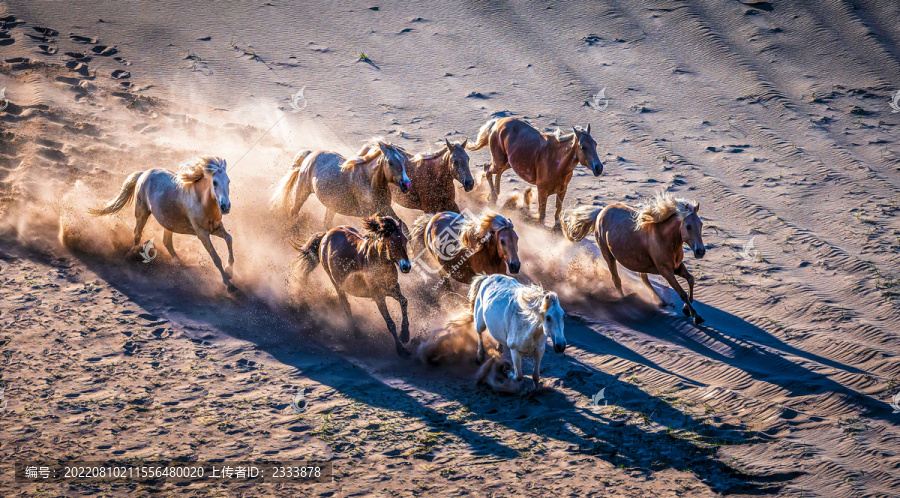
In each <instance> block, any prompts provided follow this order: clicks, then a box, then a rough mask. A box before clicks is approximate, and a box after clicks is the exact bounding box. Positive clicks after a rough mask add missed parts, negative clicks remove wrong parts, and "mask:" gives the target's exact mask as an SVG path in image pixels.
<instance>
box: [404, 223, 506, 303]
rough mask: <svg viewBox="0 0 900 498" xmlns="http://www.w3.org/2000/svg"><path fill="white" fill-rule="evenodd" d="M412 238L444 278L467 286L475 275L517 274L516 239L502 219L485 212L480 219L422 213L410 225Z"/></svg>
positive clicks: (444, 280)
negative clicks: (431, 258) (438, 267)
mask: <svg viewBox="0 0 900 498" xmlns="http://www.w3.org/2000/svg"><path fill="white" fill-rule="evenodd" d="M412 238H413V240H416V241H417V242H418V243H419V246H420V247H421V246H424V247H425V248H424V249H423V250H422V252H425V251H427V252H428V253H429V254H431V255H432V256H433V257H434V258H435V259H437V260H438V263H439V264H440V266H441V268H440V272H441V275H442V276H443V277H444V279H443V282H444V283H445V285H446V286H449V285H450V282H449V280H447V275H449V276H450V277H453V279H455V280H457V281H459V282H462V283H464V284H468V283H469V282H471V281H472V279H473V278H474V277H475V275H477V274H479V273H485V274H488V275H492V274H494V273H502V274H504V275H505V274H506V273H507V269H509V273H512V274H516V273H519V269H520V268H521V267H522V264H521V263H520V262H519V236H518V235H517V234H516V231H515V229H514V228H513V224H512V222H511V221H509V220H508V219H506V218H504V217H503V216H501V215H499V214H497V213H495V212H494V211H491V210H490V209H485V210H484V212H482V214H481V216H478V217H474V216H463V215H461V214H457V213H446V212H445V213H437V214H435V215H431V214H423V215H422V216H420V217H419V218H418V219H417V220H416V222H415V225H414V226H413V230H412Z"/></svg>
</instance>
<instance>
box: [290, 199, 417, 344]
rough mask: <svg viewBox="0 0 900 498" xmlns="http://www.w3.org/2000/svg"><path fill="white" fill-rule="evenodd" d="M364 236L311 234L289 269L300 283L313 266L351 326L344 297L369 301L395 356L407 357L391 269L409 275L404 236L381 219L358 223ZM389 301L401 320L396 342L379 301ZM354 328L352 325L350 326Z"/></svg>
mask: <svg viewBox="0 0 900 498" xmlns="http://www.w3.org/2000/svg"><path fill="white" fill-rule="evenodd" d="M363 226H364V227H365V230H366V235H361V234H360V233H359V232H358V231H356V229H354V228H351V227H343V226H342V227H336V228H332V229H331V230H330V231H329V232H328V233H317V234H315V235H313V236H312V238H310V239H309V240H308V241H307V242H306V243H305V244H303V245H302V246H298V245H295V246H294V248H295V249H297V250H298V251H300V254H298V255H297V258H295V259H294V262H293V264H292V272H293V273H296V272H298V271H299V272H300V273H301V274H302V275H303V276H304V278H305V277H306V276H308V275H309V273H310V272H312V271H313V270H314V269H315V268H316V267H317V266H319V263H321V264H322V268H324V269H325V273H327V274H328V278H330V279H331V283H332V284H334V288H335V290H336V291H337V294H338V299H339V300H340V302H341V306H342V307H343V308H344V313H346V314H347V318H348V319H349V320H350V322H351V323H352V322H353V313H352V312H351V310H350V302H349V301H347V294H350V295H351V296H356V297H367V298H370V299H372V300H373V301H375V304H376V306H378V311H379V312H380V313H381V316H382V317H384V321H385V323H386V324H387V328H388V332H390V333H391V336H393V337H394V345H395V346H396V347H397V354H399V355H400V356H407V355H409V352H408V351H407V350H406V348H405V347H404V346H403V343H404V342H409V316H408V315H407V313H406V307H407V304H408V301H407V300H406V297H404V296H403V293H402V292H401V291H400V283H399V282H398V280H397V267H399V268H400V271H401V272H403V273H409V270H410V268H411V264H410V262H409V256H408V255H407V253H406V242H407V240H406V236H405V235H403V231H402V230H401V229H400V224H399V223H398V222H397V220H395V219H393V218H390V217H387V216H384V217H380V218H376V217H371V218H366V219H365V220H363ZM387 297H392V298H394V299H396V300H397V302H398V303H400V312H401V314H402V315H403V321H402V323H401V324H400V338H399V339H398V338H397V326H396V325H395V324H394V321H393V320H391V315H390V313H389V312H388V308H387V303H386V302H385V298H387ZM354 328H355V325H354Z"/></svg>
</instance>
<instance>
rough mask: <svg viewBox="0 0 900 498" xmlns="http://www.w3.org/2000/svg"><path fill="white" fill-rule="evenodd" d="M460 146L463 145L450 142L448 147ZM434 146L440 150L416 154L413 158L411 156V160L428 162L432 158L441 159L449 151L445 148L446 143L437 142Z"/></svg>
mask: <svg viewBox="0 0 900 498" xmlns="http://www.w3.org/2000/svg"><path fill="white" fill-rule="evenodd" d="M462 144H463V143H462V142H450V145H459V146H462ZM435 145H440V148H439V149H438V150H436V151H429V152H419V153H418V154H416V155H415V156H413V158H412V159H413V160H414V161H427V160H429V159H434V158H436V157H441V156H443V155H444V154H446V153H448V152H450V149H449V148H447V143H446V142H444V141H443V140H439V141H438V142H436V143H435ZM463 149H465V147H463Z"/></svg>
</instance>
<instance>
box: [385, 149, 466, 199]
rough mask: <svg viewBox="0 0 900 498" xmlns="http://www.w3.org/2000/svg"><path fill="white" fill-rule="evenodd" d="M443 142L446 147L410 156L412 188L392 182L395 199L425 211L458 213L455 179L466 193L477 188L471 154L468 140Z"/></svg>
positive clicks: (392, 193) (392, 192)
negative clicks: (398, 185)
mask: <svg viewBox="0 0 900 498" xmlns="http://www.w3.org/2000/svg"><path fill="white" fill-rule="evenodd" d="M444 142H445V146H444V147H443V148H441V150H439V151H437V152H434V153H429V154H416V155H415V156H412V157H410V158H409V168H408V169H407V174H409V178H410V180H412V187H411V188H410V189H409V190H407V191H406V192H401V191H400V189H399V188H398V187H396V186H394V185H391V197H392V198H393V200H394V202H396V203H397V204H400V205H401V206H403V207H405V208H409V209H418V210H421V211H424V212H426V213H439V212H441V211H453V212H454V213H458V212H459V206H458V205H457V204H456V188H454V186H453V180H456V181H458V182H459V183H460V184H461V185H462V186H463V189H464V190H465V191H466V192H469V191H471V190H472V189H473V188H475V179H474V178H472V173H471V172H470V171H469V155H468V154H466V142H467V141H465V140H464V141H463V142H462V143H452V144H451V143H450V141H449V140H447V139H444Z"/></svg>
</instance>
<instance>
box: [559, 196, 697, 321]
mask: <svg viewBox="0 0 900 498" xmlns="http://www.w3.org/2000/svg"><path fill="white" fill-rule="evenodd" d="M699 211H700V203H697V202H694V201H689V200H686V199H682V198H676V197H673V196H672V195H671V194H669V193H657V194H656V197H655V198H654V199H651V200H649V201H648V202H645V203H644V204H641V205H640V206H638V207H637V208H633V207H630V206H626V205H624V204H620V203H616V204H611V205H609V206H606V208H598V207H594V206H583V207H580V208H577V209H574V210H572V211H570V212H568V213H567V214H566V216H565V220H564V222H563V233H564V234H565V236H566V238H567V239H569V240H571V241H573V242H578V241H580V240H582V239H584V238H585V237H586V236H587V235H588V234H590V233H591V232H595V236H596V239H597V245H598V246H600V252H602V253H603V259H605V260H606V264H607V266H609V273H610V274H611V275H612V278H613V283H614V284H615V285H616V289H618V291H619V294H620V295H624V294H623V293H622V280H621V279H620V278H619V272H618V270H617V269H616V261H618V262H619V263H622V266H624V267H625V268H628V269H629V270H631V271H634V272H638V273H639V274H640V275H641V280H642V281H643V282H644V285H646V286H647V287H648V288H649V289H650V290H651V291H653V294H654V295H655V296H656V297H657V298H659V301H660V302H659V305H660V307H665V306H668V305H667V304H666V302H665V300H663V298H662V297H661V296H660V295H659V294H658V293H657V292H656V289H654V288H653V286H652V285H651V284H650V279H649V278H648V277H647V274H648V273H652V274H654V275H661V276H662V277H663V278H664V279H666V282H668V283H669V285H670V286H672V288H673V289H675V291H676V292H677V293H678V296H679V297H680V298H681V300H682V301H684V307H683V308H682V311H683V312H684V314H685V315H687V316H691V317H693V318H694V323H696V324H701V323H703V318H700V315H698V314H697V311H696V310H695V309H694V307H693V306H691V303H693V302H694V276H693V275H691V272H689V271H688V270H687V267H685V266H684V249H683V248H682V244H683V243H687V244H688V245H690V247H691V250H692V251H693V252H694V256H696V257H697V259H702V258H703V256H704V255H705V254H706V248H705V246H704V245H703V234H702V231H703V221H702V220H701V219H700V216H699V215H698V214H697V213H698V212H699ZM675 275H678V276H679V277H681V278H683V279H685V280H687V283H688V288H689V290H690V294H685V292H684V289H682V288H681V285H679V284H678V280H676V279H675Z"/></svg>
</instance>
